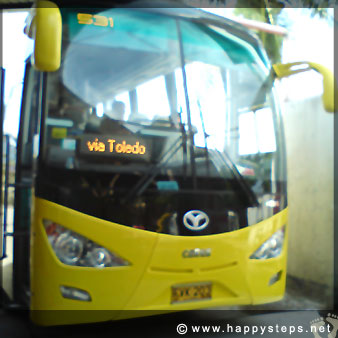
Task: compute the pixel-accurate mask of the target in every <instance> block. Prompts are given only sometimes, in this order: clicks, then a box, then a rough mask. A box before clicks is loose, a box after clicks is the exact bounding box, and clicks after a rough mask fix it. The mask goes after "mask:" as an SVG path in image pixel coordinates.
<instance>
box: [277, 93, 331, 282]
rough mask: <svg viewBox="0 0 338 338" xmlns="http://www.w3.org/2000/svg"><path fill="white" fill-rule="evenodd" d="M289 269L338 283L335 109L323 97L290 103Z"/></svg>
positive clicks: (287, 126) (287, 131) (286, 113)
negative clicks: (337, 268)
mask: <svg viewBox="0 0 338 338" xmlns="http://www.w3.org/2000/svg"><path fill="white" fill-rule="evenodd" d="M283 117H284V128H285V136H286V146H287V160H288V198H289V199H288V202H289V225H290V236H289V259H288V273H289V274H290V275H292V276H295V277H300V278H304V279H307V280H311V281H314V282H318V283H322V284H326V285H328V286H329V287H333V259H334V254H333V252H334V251H333V250H334V245H333V195H334V190H333V114H330V113H327V112H325V111H324V110H323V107H322V102H321V97H315V98H311V99H307V100H305V101H302V102H294V103H285V107H284V113H283Z"/></svg>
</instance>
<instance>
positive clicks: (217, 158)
mask: <svg viewBox="0 0 338 338" xmlns="http://www.w3.org/2000/svg"><path fill="white" fill-rule="evenodd" d="M209 151H210V153H211V154H213V155H214V164H215V165H216V166H217V167H218V170H219V171H222V164H223V163H224V164H225V165H226V166H227V168H229V169H230V170H231V172H232V174H233V175H234V177H235V179H236V181H237V182H238V184H239V186H240V187H241V188H242V191H243V192H244V193H245V194H246V196H247V197H248V199H249V202H250V206H252V207H257V206H259V202H258V199H257V196H256V194H255V192H254V191H253V190H252V189H251V187H250V185H249V184H248V182H247V181H246V180H245V178H244V177H243V176H242V175H241V173H240V172H239V171H238V169H237V167H236V165H235V164H234V162H233V161H232V160H231V158H230V157H229V155H228V154H227V153H226V151H225V150H224V151H223V152H222V153H221V152H220V151H219V150H209Z"/></svg>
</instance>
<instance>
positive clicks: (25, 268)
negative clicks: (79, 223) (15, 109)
mask: <svg viewBox="0 0 338 338" xmlns="http://www.w3.org/2000/svg"><path fill="white" fill-rule="evenodd" d="M39 107H40V104H39V74H38V73H37V72H36V71H35V70H34V69H33V67H31V65H30V63H27V64H26V69H25V78H24V85H23V95H22V100H21V111H20V120H19V132H18V137H17V139H15V138H14V137H13V136H9V135H5V136H4V140H5V147H4V149H5V156H4V159H5V164H4V167H5V170H4V177H5V179H4V180H3V190H4V213H3V226H2V229H3V230H4V231H5V232H4V233H3V234H2V237H1V238H2V239H3V243H4V244H5V245H2V248H3V252H2V258H3V265H4V269H3V275H4V276H3V288H4V291H5V294H6V296H7V297H8V298H9V301H10V304H11V305H13V304H20V305H24V306H26V305H29V296H30V295H29V243H30V241H29V235H30V219H31V211H32V198H31V195H32V193H33V188H32V187H33V178H34V171H35V169H36V168H35V166H36V163H35V161H34V159H35V158H37V152H38V141H39V137H38V132H39V130H38V123H39V119H38V112H39ZM2 132H3V131H2ZM4 235H5V236H4ZM6 243H7V245H6Z"/></svg>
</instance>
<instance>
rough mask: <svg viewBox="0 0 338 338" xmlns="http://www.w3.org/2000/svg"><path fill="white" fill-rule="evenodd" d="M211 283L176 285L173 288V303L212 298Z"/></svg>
mask: <svg viewBox="0 0 338 338" xmlns="http://www.w3.org/2000/svg"><path fill="white" fill-rule="evenodd" d="M211 285H212V284H211V283H196V284H185V285H176V286H172V288H171V303H181V302H189V301H198V300H204V299H211Z"/></svg>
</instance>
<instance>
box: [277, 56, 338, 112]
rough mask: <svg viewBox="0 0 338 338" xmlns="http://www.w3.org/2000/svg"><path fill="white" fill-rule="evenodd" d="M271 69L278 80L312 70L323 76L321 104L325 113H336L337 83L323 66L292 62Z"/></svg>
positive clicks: (312, 63)
mask: <svg viewBox="0 0 338 338" xmlns="http://www.w3.org/2000/svg"><path fill="white" fill-rule="evenodd" d="M273 69H274V71H275V73H276V75H277V77H278V78H283V77H287V76H290V75H294V74H297V73H300V72H305V71H308V70H310V69H313V70H315V71H317V72H318V73H320V74H321V75H322V76H323V96H322V100H323V104H324V108H325V110H326V111H327V112H331V113H334V112H337V111H338V107H337V99H338V95H337V94H338V91H337V83H336V80H335V78H334V76H333V73H332V72H331V71H330V70H329V69H328V68H326V67H324V66H323V65H320V64H318V63H314V62H293V63H285V64H282V63H278V64H275V65H273Z"/></svg>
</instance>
